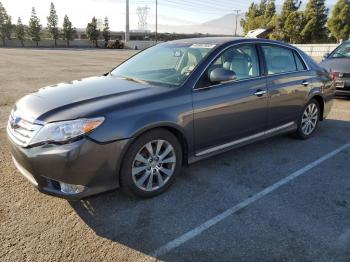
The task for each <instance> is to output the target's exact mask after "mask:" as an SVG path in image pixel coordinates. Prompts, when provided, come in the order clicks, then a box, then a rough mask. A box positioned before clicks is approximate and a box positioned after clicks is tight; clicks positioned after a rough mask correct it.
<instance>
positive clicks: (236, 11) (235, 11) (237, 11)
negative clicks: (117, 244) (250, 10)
mask: <svg viewBox="0 0 350 262" xmlns="http://www.w3.org/2000/svg"><path fill="white" fill-rule="evenodd" d="M233 12H234V13H236V26H235V36H237V25H238V14H239V12H241V10H238V9H236V10H233Z"/></svg>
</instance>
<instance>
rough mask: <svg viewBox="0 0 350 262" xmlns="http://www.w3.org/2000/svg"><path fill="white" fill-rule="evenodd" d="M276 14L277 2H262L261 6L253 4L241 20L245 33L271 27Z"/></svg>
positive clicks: (268, 0) (265, 0) (272, 0)
mask: <svg viewBox="0 0 350 262" xmlns="http://www.w3.org/2000/svg"><path fill="white" fill-rule="evenodd" d="M275 13H276V6H275V0H261V1H260V3H259V4H256V3H252V4H251V5H250V7H249V9H248V11H247V12H246V14H245V18H244V19H242V20H241V25H242V27H243V31H244V33H245V34H246V33H248V32H249V31H250V30H254V29H257V28H262V27H263V28H266V27H270V25H271V21H272V20H273V18H274V16H275Z"/></svg>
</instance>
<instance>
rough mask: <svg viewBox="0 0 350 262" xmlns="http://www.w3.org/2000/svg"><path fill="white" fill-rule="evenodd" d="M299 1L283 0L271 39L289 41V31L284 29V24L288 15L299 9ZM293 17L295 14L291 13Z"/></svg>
mask: <svg viewBox="0 0 350 262" xmlns="http://www.w3.org/2000/svg"><path fill="white" fill-rule="evenodd" d="M300 5H301V1H299V0H285V1H284V3H283V6H282V12H281V14H280V15H279V16H278V17H277V20H276V27H275V31H274V33H273V34H272V36H271V37H272V38H273V39H277V40H281V41H285V42H289V41H290V37H289V32H288V31H287V30H286V29H285V24H286V21H287V19H288V16H289V15H290V14H291V13H293V12H296V11H298V10H299V7H300ZM293 16H294V18H295V14H293Z"/></svg>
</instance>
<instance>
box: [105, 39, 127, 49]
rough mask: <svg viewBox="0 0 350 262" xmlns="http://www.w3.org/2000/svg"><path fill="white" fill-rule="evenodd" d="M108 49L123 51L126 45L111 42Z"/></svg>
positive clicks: (118, 41) (107, 46)
mask: <svg viewBox="0 0 350 262" xmlns="http://www.w3.org/2000/svg"><path fill="white" fill-rule="evenodd" d="M106 48H108V49H123V48H124V43H123V42H122V41H120V40H109V41H108V43H107V45H106Z"/></svg>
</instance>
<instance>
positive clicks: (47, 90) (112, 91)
mask: <svg viewBox="0 0 350 262" xmlns="http://www.w3.org/2000/svg"><path fill="white" fill-rule="evenodd" d="M150 87H151V86H149V85H146V84H141V83H136V82H133V81H128V80H124V79H120V78H117V77H113V76H100V77H90V78H85V79H81V80H76V81H72V82H66V83H61V84H57V85H52V86H48V87H44V88H41V89H39V90H38V91H37V92H35V93H32V94H29V95H27V96H25V97H23V98H22V99H20V100H19V101H18V102H17V104H16V108H17V109H19V110H20V111H22V112H24V114H25V115H28V116H29V117H30V118H33V119H40V116H43V115H44V114H48V113H49V112H57V111H60V110H70V109H72V108H74V107H77V106H82V105H86V104H88V103H96V102H101V100H105V99H111V98H115V97H120V96H125V95H129V94H132V93H135V92H142V90H145V89H150ZM40 120H42V119H40Z"/></svg>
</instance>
